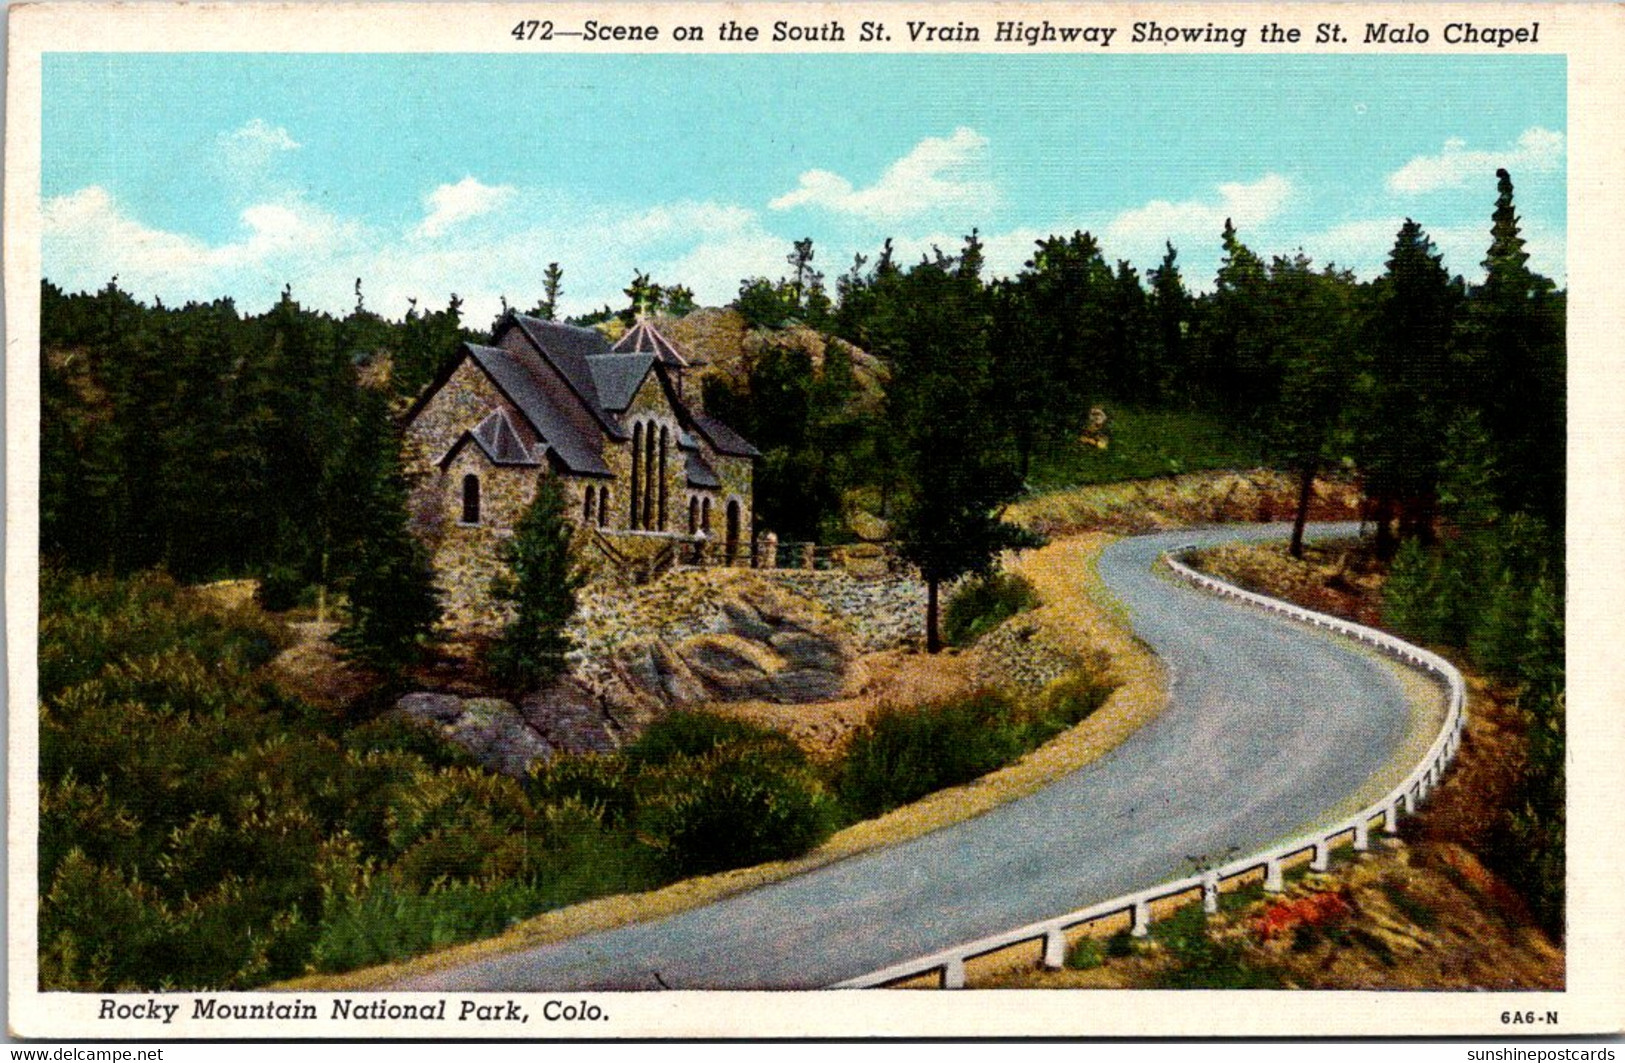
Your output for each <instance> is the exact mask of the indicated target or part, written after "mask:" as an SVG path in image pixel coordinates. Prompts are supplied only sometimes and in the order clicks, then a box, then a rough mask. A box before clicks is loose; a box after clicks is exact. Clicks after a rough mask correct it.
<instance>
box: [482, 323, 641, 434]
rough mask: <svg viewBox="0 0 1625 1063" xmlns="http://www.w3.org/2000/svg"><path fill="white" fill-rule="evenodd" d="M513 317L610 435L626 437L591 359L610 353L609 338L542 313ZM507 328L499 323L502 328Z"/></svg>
mask: <svg viewBox="0 0 1625 1063" xmlns="http://www.w3.org/2000/svg"><path fill="white" fill-rule="evenodd" d="M511 320H512V321H513V323H514V324H515V325H517V326H518V327H519V331H520V333H522V334H523V335H524V336H525V337H526V338H527V339H529V340H530V342H531V343H532V344H533V345H534V346H535V348H536V349H537V350H539V351H541V352H542V354H543V356H544V357H546V358H547V360H548V361H549V362H550V363H552V365H553V368H555V369H557V370H558V372H559V375H560V376H562V377H563V378H564V380H565V383H567V384H568V385H569V386H570V388H571V390H573V391H574V392H575V393H576V396H577V397H578V398H579V399H581V405H582V406H583V407H584V408H585V409H586V410H587V411H588V412H589V413H591V414H592V416H593V417H595V418H597V420H598V422H599V423H600V424H602V425H603V426H604V428H605V429H607V430H608V431H609V433H610V435H612V436H614V437H616V438H617V439H619V438H622V437H624V435H625V433H624V432H623V431H622V429H621V426H620V424H619V423H618V422H617V421H616V420H615V418H614V417H612V416H610V415H609V413H608V411H607V410H606V409H605V408H604V404H603V402H602V401H601V400H600V399H599V396H598V384H597V382H596V381H595V380H594V379H593V374H592V369H591V368H590V367H589V365H588V364H587V360H588V359H589V358H591V357H593V356H595V355H600V354H608V353H609V341H608V340H606V339H605V338H604V334H603V333H601V332H599V331H598V330H597V329H590V328H581V327H579V326H576V325H565V324H562V323H560V322H558V321H544V320H542V319H541V318H539V317H527V316H526V315H524V314H514V315H512V318H511ZM502 331H503V330H502V329H501V328H500V327H499V328H498V332H499V333H501V332H502Z"/></svg>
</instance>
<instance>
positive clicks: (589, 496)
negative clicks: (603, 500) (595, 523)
mask: <svg viewBox="0 0 1625 1063" xmlns="http://www.w3.org/2000/svg"><path fill="white" fill-rule="evenodd" d="M597 493H598V492H597V491H595V490H593V488H592V485H591V484H588V485H587V486H586V487H583V488H582V489H581V523H583V524H587V525H591V524H592V504H593V502H594V501H595V499H594V498H593V496H594V495H596V494H597Z"/></svg>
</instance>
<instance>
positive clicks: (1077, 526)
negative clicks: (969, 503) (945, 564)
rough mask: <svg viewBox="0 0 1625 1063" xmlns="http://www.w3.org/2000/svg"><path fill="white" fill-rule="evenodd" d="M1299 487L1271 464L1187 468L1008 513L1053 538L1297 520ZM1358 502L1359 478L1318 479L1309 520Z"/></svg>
mask: <svg viewBox="0 0 1625 1063" xmlns="http://www.w3.org/2000/svg"><path fill="white" fill-rule="evenodd" d="M1297 490H1298V488H1297V484H1296V482H1295V480H1294V478H1293V477H1291V476H1289V475H1287V474H1285V473H1280V472H1274V471H1271V470H1268V469H1255V470H1252V471H1249V472H1200V473H1187V474H1186V475H1183V476H1169V477H1164V478H1160V479H1155V480H1131V481H1128V482H1126V483H1111V484H1092V485H1090V486H1087V487H1075V488H1070V489H1068V490H1064V491H1052V492H1050V493H1048V494H1042V495H1038V496H1036V497H1034V498H1030V499H1026V500H1024V501H1022V502H1019V503H1017V504H1015V505H1013V506H1011V507H1010V508H1009V510H1008V511H1007V513H1006V515H1007V517H1008V518H1009V519H1010V520H1012V521H1014V522H1016V523H1017V524H1022V525H1024V526H1026V527H1029V528H1032V529H1033V530H1035V531H1038V532H1042V533H1043V534H1045V535H1051V536H1058V535H1070V534H1073V533H1075V532H1088V531H1108V532H1115V533H1118V534H1121V535H1134V534H1139V533H1141V532H1153V531H1164V530H1167V529H1169V528H1179V527H1187V526H1190V525H1193V524H1216V523H1223V522H1233V521H1242V522H1247V521H1272V520H1290V519H1291V518H1292V516H1293V514H1294V512H1295V511H1296V507H1297V497H1298V496H1297ZM1359 505H1360V494H1359V491H1358V490H1357V489H1356V488H1355V487H1354V485H1353V484H1350V483H1345V482H1342V481H1337V480H1316V481H1315V484H1314V493H1313V496H1312V497H1311V499H1310V506H1309V519H1310V520H1355V519H1358V517H1359Z"/></svg>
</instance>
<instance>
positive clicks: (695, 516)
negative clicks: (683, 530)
mask: <svg viewBox="0 0 1625 1063" xmlns="http://www.w3.org/2000/svg"><path fill="white" fill-rule="evenodd" d="M699 530H700V500H699V499H697V498H690V499H689V500H688V534H690V535H697V534H698V533H699Z"/></svg>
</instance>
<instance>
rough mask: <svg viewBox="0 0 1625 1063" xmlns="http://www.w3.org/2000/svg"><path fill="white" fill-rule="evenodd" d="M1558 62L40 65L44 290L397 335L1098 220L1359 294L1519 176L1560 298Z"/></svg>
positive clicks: (1475, 253) (1200, 260) (1205, 258)
mask: <svg viewBox="0 0 1625 1063" xmlns="http://www.w3.org/2000/svg"><path fill="white" fill-rule="evenodd" d="M1564 79H1565V67H1564V60H1563V58H1562V57H1561V56H1515V57H1514V56H1466V57H1447V56H1442V55H1427V56H1370V57H1368V56H1359V57H1352V56H1295V57H1287V56H1241V55H1237V56H1231V55H1209V56H1161V55H1123V54H1119V55H1110V54H1108V55H1100V56H1097V55H996V56H995V55H989V56H968V55H940V56H899V55H833V56H832V55H821V56H815V57H813V56H807V57H804V56H725V55H724V56H677V55H659V56H611V55H562V56H561V55H552V56H547V57H535V56H454V55H286V54H279V55H242V54H175V53H167V54H151V55H145V54H133V55H132V54H88V53H72V54H69V53H58V54H52V55H49V56H47V58H46V63H45V93H44V107H43V157H42V174H41V178H42V189H43V196H44V200H45V202H44V218H45V222H44V225H45V228H44V263H45V273H46V276H48V277H49V278H51V279H52V280H54V281H55V282H57V283H58V284H61V285H63V286H64V287H66V288H68V289H70V290H80V289H93V288H96V287H99V286H100V285H101V284H103V283H105V282H106V280H107V278H108V277H110V276H112V275H113V274H118V276H119V283H120V285H121V287H124V288H125V289H126V290H128V291H130V292H131V293H132V294H135V295H136V296H138V297H140V298H145V299H150V298H152V297H153V296H155V295H156V296H161V297H162V298H163V299H164V300H165V301H166V302H171V303H174V302H181V301H185V300H188V299H207V298H213V297H216V296H220V295H230V296H232V297H234V298H235V299H236V300H237V302H238V305H239V307H240V308H242V309H244V310H247V311H257V310H260V309H263V308H264V307H265V306H267V305H269V304H270V302H271V301H272V300H274V299H275V298H276V295H277V293H278V292H280V291H281V289H282V286H283V285H284V284H285V283H291V284H292V286H293V290H294V294H295V296H296V297H297V298H299V299H300V301H301V302H304V303H306V304H307V305H312V306H316V307H320V308H325V309H329V310H334V311H342V310H345V309H348V308H349V307H350V306H351V305H352V304H353V302H354V292H353V288H354V283H355V279H356V278H357V277H361V278H362V281H363V286H364V290H365V293H366V297H367V302H368V305H369V307H371V308H372V309H375V310H378V311H380V312H382V313H385V314H387V315H389V316H399V315H400V314H401V313H402V312H404V310H405V308H406V305H407V302H406V300H407V299H408V298H409V297H416V298H418V299H419V301H420V305H423V306H428V307H437V306H442V305H444V304H445V301H446V298H447V296H448V294H449V293H451V292H457V293H459V294H460V295H461V296H462V297H463V298H464V300H465V302H466V305H467V308H468V313H469V320H471V321H479V320H481V319H482V318H483V316H484V315H486V314H488V313H494V312H495V310H496V308H497V305H498V300H499V297H500V296H503V295H505V296H506V297H507V298H508V299H509V300H510V301H511V302H513V303H516V304H521V305H524V306H528V305H530V304H531V303H533V302H534V301H535V299H536V298H537V296H538V295H539V293H540V291H541V278H542V272H543V270H544V269H545V268H546V265H547V263H548V262H551V261H558V262H560V263H561V264H562V266H563V268H564V289H565V295H564V300H563V302H564V308H565V310H566V311H567V312H580V311H584V310H587V309H591V308H593V307H596V306H599V305H602V304H603V303H604V302H606V301H611V302H614V303H616V304H617V305H619V303H620V302H621V301H622V300H621V297H620V289H621V288H623V287H624V286H625V285H626V283H627V281H628V280H629V279H630V277H631V273H632V270H633V269H634V268H637V269H643V270H645V271H648V272H651V273H652V274H653V275H654V277H655V278H656V279H657V280H659V281H662V282H666V283H673V282H681V283H686V284H688V285H689V286H690V287H692V288H694V289H695V291H696V293H697V294H698V295H699V297H700V299H701V301H702V302H707V303H721V302H725V301H726V300H728V299H729V298H731V297H732V295H733V294H734V293H735V292H736V291H737V289H738V286H739V281H740V279H741V278H742V277H746V276H753V275H767V276H773V277H777V276H779V275H781V274H782V272H783V271H784V256H785V254H786V253H787V252H788V251H789V248H790V244H791V242H792V241H793V240H795V239H798V238H800V237H804V236H811V237H812V238H813V239H814V241H815V247H816V249H817V259H816V263H815V264H816V265H818V266H819V267H821V268H822V269H824V270H825V272H826V273H827V274H829V276H830V277H831V279H832V280H833V277H834V276H835V275H836V274H838V273H840V272H842V271H843V270H845V269H846V267H847V266H848V265H849V264H850V263H851V260H852V255H853V253H854V252H863V253H865V254H870V255H872V254H873V253H874V252H875V250H876V249H877V248H878V247H879V246H880V244H881V242H882V241H883V240H884V239H885V238H886V237H888V236H890V237H893V238H894V239H895V242H896V244H897V246H898V247H899V249H900V250H901V251H902V252H903V253H904V254H905V255H907V256H908V257H911V258H912V257H914V256H917V255H918V254H920V253H922V252H924V251H925V250H927V249H929V248H930V246H931V245H932V244H933V243H936V244H941V245H943V246H944V247H957V246H958V244H959V242H960V237H961V236H962V235H963V234H964V233H966V232H968V231H970V229H971V228H972V227H975V228H977V229H979V230H980V232H981V234H982V236H983V238H984V240H985V241H986V243H987V248H988V262H989V269H990V272H991V273H994V274H1004V273H1008V272H1013V271H1015V270H1018V269H1019V268H1020V267H1021V264H1022V262H1023V261H1024V260H1025V259H1026V258H1027V257H1028V256H1029V254H1030V251H1031V248H1032V245H1033V241H1034V240H1036V239H1038V238H1040V237H1042V236H1045V235H1047V234H1049V233H1052V232H1071V231H1072V230H1073V229H1085V230H1088V231H1091V232H1093V233H1094V234H1095V235H1096V236H1097V237H1098V238H1099V239H1100V240H1101V242H1102V245H1103V247H1104V249H1105V252H1106V254H1107V256H1108V258H1110V259H1112V260H1116V259H1118V258H1126V259H1128V260H1129V261H1130V262H1132V263H1133V264H1134V265H1136V266H1137V267H1139V268H1140V269H1141V270H1142V271H1143V270H1145V269H1147V268H1150V267H1151V266H1154V265H1155V264H1156V263H1157V261H1158V260H1159V259H1160V258H1161V255H1162V251H1163V243H1164V241H1165V240H1171V241H1172V242H1173V243H1174V246H1175V247H1176V248H1177V249H1178V250H1179V254H1180V263H1181V265H1182V267H1183V269H1184V271H1185V275H1186V278H1187V283H1189V284H1191V285H1192V286H1193V287H1196V288H1205V287H1207V286H1208V285H1210V283H1211V280H1212V274H1213V270H1214V268H1215V266H1216V264H1217V260H1218V255H1219V251H1218V242H1219V232H1220V230H1221V228H1222V226H1223V223H1224V219H1225V218H1226V217H1231V218H1233V219H1234V220H1235V222H1236V224H1237V226H1238V228H1239V229H1240V231H1241V235H1242V238H1243V239H1244V240H1245V241H1246V242H1247V243H1248V244H1249V246H1251V247H1252V248H1253V249H1254V250H1256V251H1259V252H1260V253H1262V254H1265V255H1272V254H1278V253H1290V252H1292V251H1295V250H1297V249H1298V248H1300V247H1301V248H1302V249H1303V250H1304V251H1305V252H1306V253H1307V254H1309V255H1310V257H1312V258H1313V259H1315V260H1316V261H1317V262H1319V263H1325V262H1328V261H1332V262H1336V263H1337V264H1338V265H1341V266H1346V267H1349V268H1352V269H1354V270H1355V271H1356V272H1357V273H1359V274H1360V275H1362V276H1372V275H1374V274H1375V273H1377V272H1379V271H1380V270H1381V268H1382V262H1383V259H1384V258H1385V256H1386V252H1387V250H1388V249H1389V248H1390V247H1391V246H1392V243H1393V237H1394V234H1395V232H1396V231H1397V230H1398V228H1399V225H1400V223H1401V222H1402V221H1403V219H1404V218H1406V217H1413V218H1415V219H1416V220H1418V221H1420V222H1421V223H1422V225H1423V226H1424V228H1425V229H1426V230H1427V231H1428V233H1429V235H1431V236H1432V237H1433V239H1434V241H1435V242H1436V243H1437V245H1438V246H1439V249H1440V250H1441V251H1442V252H1443V253H1444V255H1445V264H1446V266H1447V267H1448V268H1449V269H1450V270H1451V271H1452V272H1457V273H1462V274H1464V275H1466V276H1467V277H1468V278H1469V279H1476V278H1477V277H1478V276H1479V272H1480V271H1479V267H1478V262H1479V260H1480V259H1481V258H1482V257H1483V252H1484V249H1485V247H1486V246H1487V243H1488V225H1489V215H1490V211H1491V209H1492V207H1493V203H1494V198H1495V169H1496V167H1497V166H1506V167H1507V168H1508V169H1510V170H1511V171H1512V174H1513V178H1514V181H1515V182H1516V186H1517V202H1518V207H1519V211H1520V213H1521V215H1522V216H1523V219H1524V232H1525V235H1526V237H1528V239H1529V241H1530V251H1531V253H1532V255H1533V258H1534V265H1535V266H1536V268H1538V269H1540V270H1541V271H1542V272H1545V273H1547V274H1548V275H1550V276H1552V277H1554V278H1557V279H1558V280H1559V281H1560V282H1563V281H1564V280H1565V279H1566V275H1565V270H1564V266H1563V262H1564V231H1565V226H1566V215H1565V188H1566V136H1565V134H1566V131H1567V126H1566V106H1565V88H1564Z"/></svg>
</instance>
